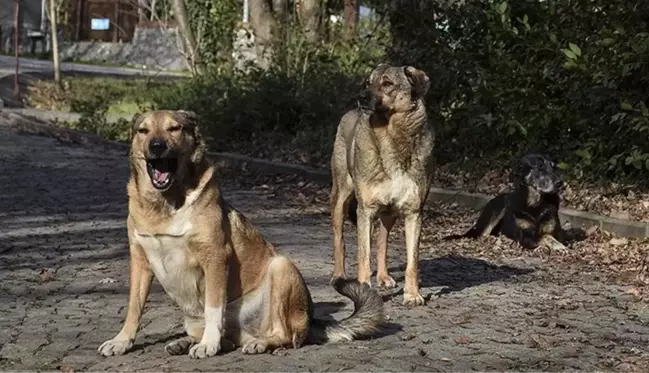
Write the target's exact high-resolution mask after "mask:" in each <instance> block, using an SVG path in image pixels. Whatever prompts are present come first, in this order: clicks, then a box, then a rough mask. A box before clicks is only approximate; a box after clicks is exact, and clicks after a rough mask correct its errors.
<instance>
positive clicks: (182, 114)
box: [175, 110, 207, 163]
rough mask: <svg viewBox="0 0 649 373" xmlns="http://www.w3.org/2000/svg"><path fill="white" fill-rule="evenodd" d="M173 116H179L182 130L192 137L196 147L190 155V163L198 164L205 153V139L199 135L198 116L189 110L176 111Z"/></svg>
mask: <svg viewBox="0 0 649 373" xmlns="http://www.w3.org/2000/svg"><path fill="white" fill-rule="evenodd" d="M175 114H176V115H177V116H179V118H178V121H179V122H180V123H181V124H182V126H183V128H185V129H186V130H187V131H188V132H190V133H191V134H192V135H193V137H194V141H195V142H196V147H195V149H194V152H193V153H192V155H191V161H192V163H199V162H200V161H201V160H202V159H203V157H204V156H205V153H206V152H207V145H206V144H205V139H204V138H203V135H202V134H201V128H200V122H201V119H200V116H199V115H198V114H196V113H195V112H193V111H189V110H177V111H176V112H175Z"/></svg>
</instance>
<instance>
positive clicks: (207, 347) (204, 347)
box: [189, 341, 221, 359]
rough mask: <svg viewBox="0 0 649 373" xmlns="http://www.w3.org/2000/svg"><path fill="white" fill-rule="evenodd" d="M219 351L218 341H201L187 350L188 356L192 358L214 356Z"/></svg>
mask: <svg viewBox="0 0 649 373" xmlns="http://www.w3.org/2000/svg"><path fill="white" fill-rule="evenodd" d="M219 351H221V343H220V341H216V342H201V343H199V344H197V345H195V346H194V347H192V348H191V349H190V350H189V357H191V358H192V359H204V358H206V357H212V356H215V355H216V354H218V353H219Z"/></svg>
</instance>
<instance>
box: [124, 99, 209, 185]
mask: <svg viewBox="0 0 649 373" xmlns="http://www.w3.org/2000/svg"><path fill="white" fill-rule="evenodd" d="M205 150H206V146H205V142H204V141H203V138H202V136H201V135H200V132H199V128H198V116H197V115H196V114H195V113H193V112H190V111H184V110H179V111H171V110H161V111H151V112H147V113H144V114H142V115H140V116H139V117H138V118H137V119H136V120H135V122H134V124H133V141H132V142H131V167H132V168H133V171H134V172H136V173H137V174H139V175H140V177H144V175H145V174H146V175H148V178H149V180H150V181H151V184H152V185H153V187H154V188H155V189H156V190H158V191H160V192H165V191H167V190H169V188H171V186H172V185H173V184H174V183H177V184H182V183H184V182H185V181H186V180H185V178H187V177H188V176H190V175H191V170H192V169H195V166H196V165H198V164H200V163H201V162H203V160H204V155H205ZM145 171H146V173H145Z"/></svg>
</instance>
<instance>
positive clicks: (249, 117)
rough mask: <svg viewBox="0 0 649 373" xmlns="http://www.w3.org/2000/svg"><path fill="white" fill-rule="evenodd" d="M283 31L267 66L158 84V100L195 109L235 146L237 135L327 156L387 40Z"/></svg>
mask: <svg viewBox="0 0 649 373" xmlns="http://www.w3.org/2000/svg"><path fill="white" fill-rule="evenodd" d="M285 32H286V33H287V35H288V37H287V38H285V39H284V40H281V41H278V42H277V43H276V44H275V45H274V46H273V51H274V53H273V56H272V63H271V64H270V68H269V69H268V70H266V71H263V70H258V69H253V70H252V71H251V72H249V73H248V74H243V73H237V72H232V71H230V70H220V69H218V70H217V69H213V70H211V72H210V73H209V74H206V75H205V76H201V77H199V78H195V79H194V80H191V81H189V82H186V83H183V84H179V85H176V86H175V88H174V89H172V90H164V91H160V92H158V93H157V94H156V95H155V96H154V98H153V100H154V102H155V105H154V106H155V107H157V108H168V109H180V108H183V109H188V110H194V111H196V112H197V113H199V114H200V115H201V116H202V117H203V118H205V123H206V124H207V127H208V128H207V130H208V132H209V134H210V135H211V137H212V139H213V140H214V142H215V144H216V145H217V147H221V148H223V147H225V149H227V150H236V149H232V146H233V145H232V144H233V142H234V143H237V144H239V142H238V141H248V143H256V142H258V143H263V144H262V145H265V146H266V148H272V147H279V148H280V151H281V150H285V151H287V152H288V151H293V150H296V151H297V152H298V153H300V154H302V155H301V158H302V159H303V160H304V161H306V162H312V163H322V162H323V161H324V160H326V159H327V158H328V157H329V152H330V147H331V143H332V141H333V137H334V131H335V126H336V124H337V122H338V121H339V120H340V116H341V115H342V114H343V113H344V111H345V110H349V109H350V108H352V107H354V106H355V99H356V97H357V95H358V93H359V92H360V89H361V81H362V80H363V79H364V78H366V77H367V75H368V74H369V73H370V71H371V69H372V67H373V66H375V65H376V64H377V63H378V61H379V59H380V58H381V56H382V53H381V51H382V50H383V49H384V48H383V47H381V46H378V45H377V44H376V42H375V41H373V39H370V38H364V39H362V40H355V41H351V42H343V41H342V38H338V37H335V38H332V40H334V41H331V42H324V41H323V42H320V43H317V44H311V43H308V42H307V41H306V40H305V39H304V38H303V36H302V34H301V32H300V31H298V30H296V29H289V30H285ZM337 32H338V31H336V30H332V33H334V34H336V33H337Z"/></svg>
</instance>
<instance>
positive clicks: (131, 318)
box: [97, 244, 153, 356]
mask: <svg viewBox="0 0 649 373" xmlns="http://www.w3.org/2000/svg"><path fill="white" fill-rule="evenodd" d="M129 258H130V260H129V262H130V263H129V267H130V271H129V272H130V274H129V295H128V311H127V312H126V320H125V321H124V326H123V327H122V330H121V331H120V332H119V333H118V334H117V335H116V336H115V338H113V339H111V340H108V341H106V342H104V343H102V344H101V346H99V348H98V349H97V351H99V353H100V354H102V355H103V356H113V355H123V354H124V353H126V352H127V351H128V350H130V349H131V348H132V347H133V341H134V340H135V336H136V334H137V331H138V328H139V327H140V318H141V317H142V310H143V309H144V304H145V303H146V299H147V297H148V296H149V290H150V289H151V281H152V280H153V273H152V272H151V269H150V268H149V261H148V260H147V258H146V255H145V254H144V250H143V249H142V247H140V246H139V245H138V244H131V245H130V256H129Z"/></svg>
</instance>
